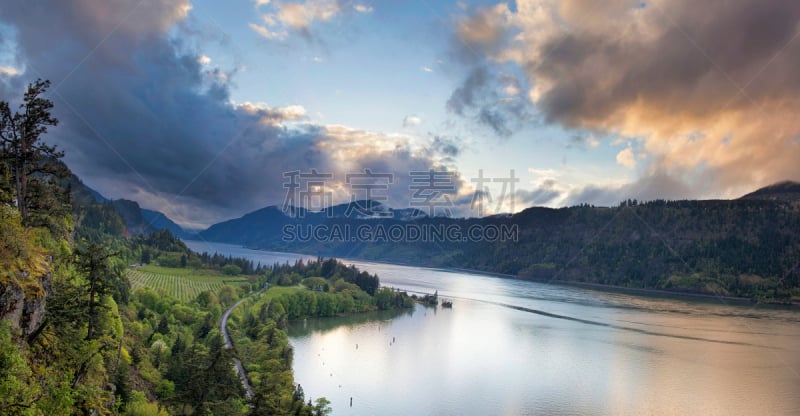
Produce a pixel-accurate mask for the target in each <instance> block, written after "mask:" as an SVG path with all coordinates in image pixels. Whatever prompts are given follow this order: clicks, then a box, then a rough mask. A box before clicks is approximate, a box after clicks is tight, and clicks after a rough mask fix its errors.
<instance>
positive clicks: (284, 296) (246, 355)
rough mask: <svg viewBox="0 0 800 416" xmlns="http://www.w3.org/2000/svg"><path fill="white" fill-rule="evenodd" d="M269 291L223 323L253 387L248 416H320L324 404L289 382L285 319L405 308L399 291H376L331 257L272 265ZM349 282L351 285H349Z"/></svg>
mask: <svg viewBox="0 0 800 416" xmlns="http://www.w3.org/2000/svg"><path fill="white" fill-rule="evenodd" d="M263 279H264V280H263V282H264V283H268V284H270V286H269V289H268V290H266V291H265V292H263V293H259V294H257V295H256V296H252V297H250V298H248V300H246V301H245V302H244V304H242V305H240V306H239V308H237V309H236V310H235V311H234V313H233V314H232V315H231V318H230V320H229V322H228V328H229V330H230V331H231V334H232V337H233V339H234V344H235V346H236V350H237V352H238V356H239V358H240V359H241V361H242V363H243V364H244V366H245V368H246V370H247V374H248V376H249V378H250V381H251V382H252V384H253V386H254V393H255V397H254V398H253V401H252V405H253V414H256V415H275V414H295V415H323V414H328V412H329V407H328V401H327V400H325V399H324V398H320V399H318V400H317V401H316V402H313V403H312V401H311V400H309V401H308V402H305V395H304V393H303V389H302V387H300V386H299V385H294V384H293V382H292V381H291V380H292V374H291V369H292V359H293V354H292V349H291V348H290V347H289V344H288V336H287V334H286V326H287V324H288V322H289V321H290V320H293V319H301V318H306V317H314V316H318V317H326V316H335V315H340V314H349V313H356V312H367V311H375V310H379V309H380V310H389V309H394V308H403V307H411V306H412V303H411V298H409V297H408V296H407V295H406V294H405V293H398V292H393V291H392V290H391V289H388V288H378V289H376V290H375V295H374V296H371V295H369V294H368V293H367V292H366V291H365V289H373V288H375V287H379V281H378V278H377V276H373V275H369V274H368V273H365V272H361V271H359V270H358V269H356V268H355V267H352V266H350V267H348V266H345V265H344V264H342V263H341V262H338V261H336V260H333V259H328V260H323V259H318V260H317V261H313V262H308V263H304V262H302V261H299V262H297V263H295V264H294V265H288V264H287V265H275V266H273V267H272V268H271V269H270V270H269V271H268V272H267V273H266V274H265V275H264V277H263ZM351 282H354V283H351Z"/></svg>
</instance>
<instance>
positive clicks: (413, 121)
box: [403, 116, 422, 127]
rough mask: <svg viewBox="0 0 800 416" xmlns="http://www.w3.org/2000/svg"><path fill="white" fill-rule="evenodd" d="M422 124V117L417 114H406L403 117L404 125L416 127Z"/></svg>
mask: <svg viewBox="0 0 800 416" xmlns="http://www.w3.org/2000/svg"><path fill="white" fill-rule="evenodd" d="M420 124H422V119H421V118H419V117H417V116H406V117H405V118H404V119H403V127H414V126H419V125H420Z"/></svg>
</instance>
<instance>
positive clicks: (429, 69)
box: [419, 66, 433, 72]
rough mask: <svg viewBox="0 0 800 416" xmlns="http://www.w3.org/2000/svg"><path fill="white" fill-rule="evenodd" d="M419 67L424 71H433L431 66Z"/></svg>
mask: <svg viewBox="0 0 800 416" xmlns="http://www.w3.org/2000/svg"><path fill="white" fill-rule="evenodd" d="M419 69H421V70H423V71H425V72H433V69H431V68H429V67H427V66H422V67H420V68H419Z"/></svg>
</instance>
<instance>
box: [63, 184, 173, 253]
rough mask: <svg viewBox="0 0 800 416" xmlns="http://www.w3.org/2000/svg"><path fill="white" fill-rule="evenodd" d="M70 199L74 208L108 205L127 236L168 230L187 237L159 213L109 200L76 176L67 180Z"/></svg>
mask: <svg viewBox="0 0 800 416" xmlns="http://www.w3.org/2000/svg"><path fill="white" fill-rule="evenodd" d="M67 181H68V183H69V186H70V197H71V198H72V202H73V205H75V206H76V207H80V206H89V205H94V204H101V205H104V204H110V205H111V206H112V207H113V208H114V211H116V212H117V213H118V214H119V216H120V217H121V218H122V220H123V222H124V224H125V229H126V231H127V233H128V234H129V235H141V234H150V233H152V232H154V231H158V230H169V231H170V232H172V234H174V235H175V236H177V237H182V238H183V237H188V236H189V233H187V232H186V231H185V230H184V229H183V228H181V226H179V225H178V224H176V223H175V222H173V221H172V220H171V219H169V218H168V217H167V216H166V215H164V214H163V213H161V212H158V211H153V210H149V209H145V208H142V207H140V206H139V203H137V202H136V201H131V200H127V199H117V200H110V199H108V198H106V197H104V196H103V195H101V194H100V193H99V192H97V191H96V190H94V189H92V188H91V187H89V186H88V185H86V184H85V183H83V181H82V180H81V179H80V178H78V176H76V175H74V174H73V175H72V176H71V177H70V178H69V179H68V180H67Z"/></svg>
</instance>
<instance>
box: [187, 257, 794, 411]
mask: <svg viewBox="0 0 800 416" xmlns="http://www.w3.org/2000/svg"><path fill="white" fill-rule="evenodd" d="M187 243H189V246H190V247H191V248H192V249H194V250H196V251H209V252H214V251H217V252H219V253H222V254H225V255H233V256H243V257H247V258H250V259H252V260H253V261H256V262H259V261H260V262H261V263H262V264H271V263H274V262H276V261H278V262H285V261H294V260H296V259H299V258H307V257H308V256H304V255H295V254H288V253H268V252H261V251H254V250H248V249H244V248H241V247H237V246H231V245H225V244H217V243H211V244H209V243H199V242H187ZM346 262H347V263H352V264H355V265H356V266H358V267H359V268H362V269H365V270H367V271H369V272H371V273H377V274H378V275H379V276H380V278H381V283H382V285H384V286H392V287H397V288H401V289H406V290H415V291H424V292H433V291H434V290H438V292H439V295H440V297H445V298H449V299H452V300H453V308H452V309H443V308H441V307H440V308H426V307H423V306H416V307H415V308H414V309H413V310H408V311H404V312H399V313H375V314H365V315H357V316H349V317H343V318H328V319H308V320H304V321H301V322H295V323H293V324H292V325H291V326H290V328H289V336H290V342H291V344H292V346H293V347H294V350H295V355H294V372H295V381H296V382H298V383H300V384H301V385H302V386H303V389H304V390H305V392H306V395H307V397H320V396H325V397H326V398H328V399H329V400H330V401H331V403H332V407H333V409H334V413H333V414H334V415H378V414H380V415H528V414H552V415H591V414H614V415H625V414H630V415H641V414H651V415H672V414H702V415H739V414H741V415H753V414H755V415H779V414H787V415H788V414H800V311H798V310H796V309H794V310H792V309H785V308H774V307H764V306H755V305H728V304H725V303H724V302H722V301H717V300H690V299H669V298H655V297H641V296H633V295H628V294H619V293H608V292H604V291H597V290H592V289H585V288H576V287H569V286H560V285H548V284H541V283H533V282H523V281H518V280H513V279H502V278H497V277H490V276H484V275H480V274H469V273H464V272H453V271H446V270H436V269H427V268H419V267H409V266H399V265H390V264H382V263H371V262H364V261H357V260H346ZM351 397H352V407H351V406H350V398H351Z"/></svg>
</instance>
